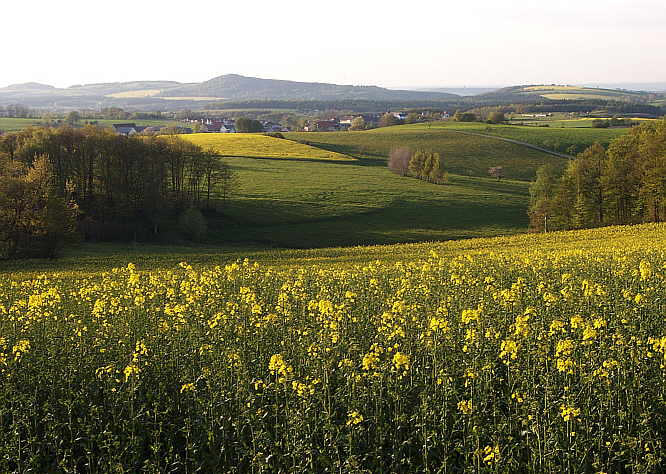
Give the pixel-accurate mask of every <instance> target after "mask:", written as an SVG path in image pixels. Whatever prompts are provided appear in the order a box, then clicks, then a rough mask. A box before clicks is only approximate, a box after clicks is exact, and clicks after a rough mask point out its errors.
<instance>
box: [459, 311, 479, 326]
mask: <svg viewBox="0 0 666 474" xmlns="http://www.w3.org/2000/svg"><path fill="white" fill-rule="evenodd" d="M480 315H481V310H480V309H464V310H463V312H462V315H461V316H460V318H461V319H462V322H463V323H464V324H470V323H472V322H474V321H478V320H479V316H480Z"/></svg>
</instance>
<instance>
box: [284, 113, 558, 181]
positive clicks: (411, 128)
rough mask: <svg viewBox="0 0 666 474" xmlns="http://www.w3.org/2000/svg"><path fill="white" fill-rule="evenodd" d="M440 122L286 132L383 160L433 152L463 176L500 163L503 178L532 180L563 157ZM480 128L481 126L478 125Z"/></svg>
mask: <svg viewBox="0 0 666 474" xmlns="http://www.w3.org/2000/svg"><path fill="white" fill-rule="evenodd" d="M447 127H449V125H444V124H439V123H435V124H415V125H400V126H396V127H386V128H380V129H376V130H369V131H364V132H321V133H318V132H310V133H288V134H285V136H286V137H287V138H289V139H293V140H298V141H300V142H303V143H308V144H311V145H313V146H317V147H321V148H324V149H328V150H332V151H337V152H340V153H345V154H349V155H352V156H355V157H359V158H364V159H369V160H377V161H378V162H379V163H382V164H383V163H385V160H386V158H387V157H388V155H389V153H390V151H391V150H392V149H394V148H398V147H410V148H412V149H417V148H424V149H429V150H433V151H437V152H439V153H440V155H441V156H442V158H443V162H444V167H445V168H446V170H447V171H449V172H452V173H456V174H461V175H467V176H487V171H488V168H490V167H491V166H503V167H504V171H505V174H506V176H507V177H509V178H513V179H524V180H529V179H532V178H533V177H534V175H535V172H536V169H537V168H539V166H541V165H543V164H544V163H548V162H556V163H558V164H561V165H563V164H564V160H563V159H561V158H557V157H554V156H551V155H548V154H546V153H542V152H540V151H536V150H532V149H528V148H525V147H523V146H520V145H515V144H512V143H506V142H502V141H498V140H495V139H492V138H486V137H478V136H470V135H464V134H461V133H456V132H455V131H454V130H455V127H451V129H447ZM481 127H482V130H484V128H483V127H484V125H481Z"/></svg>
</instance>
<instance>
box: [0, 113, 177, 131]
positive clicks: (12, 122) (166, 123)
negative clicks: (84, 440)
mask: <svg viewBox="0 0 666 474" xmlns="http://www.w3.org/2000/svg"><path fill="white" fill-rule="evenodd" d="M86 122H87V120H81V121H80V122H79V123H80V124H81V125H83V124H85V123H86ZM94 122H96V123H97V125H99V126H102V127H111V126H113V124H114V123H134V124H136V125H138V126H146V127H158V126H159V127H174V126H183V122H178V121H175V120H133V119H127V120H94ZM45 124H48V121H47V120H43V119H21V118H6V117H0V130H2V131H5V132H13V131H18V130H23V129H25V128H28V127H33V126H34V127H39V126H43V125H45Z"/></svg>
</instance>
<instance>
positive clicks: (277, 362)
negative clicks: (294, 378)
mask: <svg viewBox="0 0 666 474" xmlns="http://www.w3.org/2000/svg"><path fill="white" fill-rule="evenodd" d="M268 370H270V371H271V374H273V375H276V376H279V378H278V381H279V382H283V381H284V380H285V379H286V378H287V377H288V376H289V374H291V373H292V372H293V371H294V369H293V368H292V367H291V366H290V365H289V364H287V363H286V362H285V361H284V358H283V357H282V354H273V355H272V356H271V360H270V361H269V363H268Z"/></svg>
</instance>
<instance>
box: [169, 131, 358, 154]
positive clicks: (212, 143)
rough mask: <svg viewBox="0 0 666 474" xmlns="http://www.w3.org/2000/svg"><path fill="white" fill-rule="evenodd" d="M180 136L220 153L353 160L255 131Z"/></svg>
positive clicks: (332, 152)
mask: <svg viewBox="0 0 666 474" xmlns="http://www.w3.org/2000/svg"><path fill="white" fill-rule="evenodd" d="M182 138H184V139H185V140H187V141H190V142H192V143H194V144H195V145H199V146H200V147H203V148H204V149H212V150H214V151H215V152H216V153H219V154H220V155H222V156H238V157H248V158H291V159H309V160H330V161H354V158H352V157H350V156H347V155H343V154H341V153H336V152H334V151H327V150H323V149H321V148H316V147H313V146H309V145H305V144H302V143H298V142H294V141H291V140H285V139H280V138H274V137H269V136H267V135H262V134H257V133H195V134H192V135H182Z"/></svg>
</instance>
